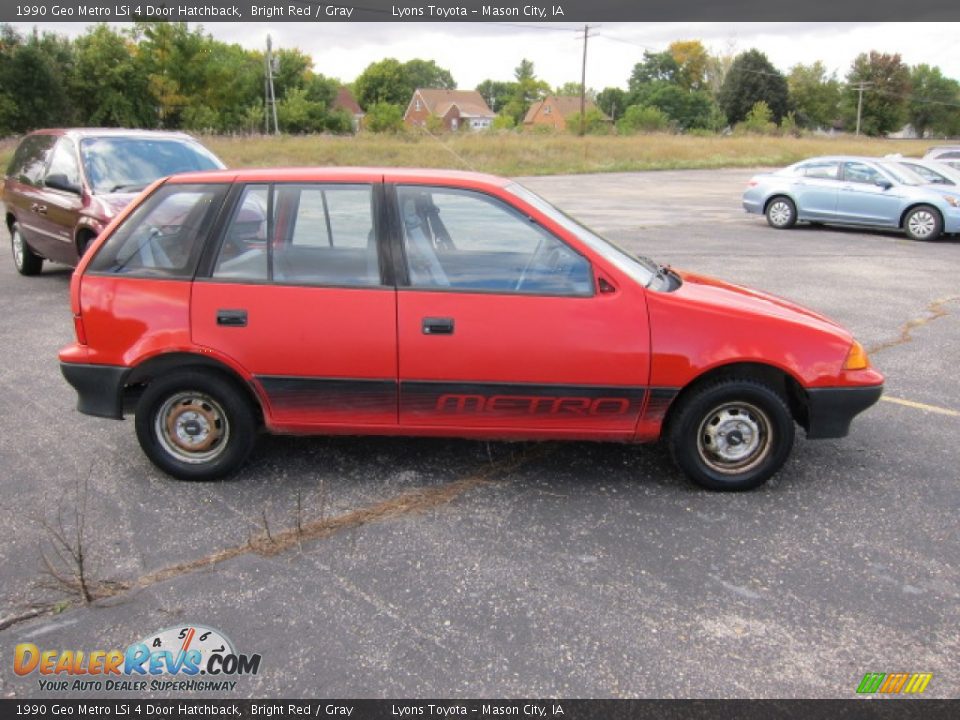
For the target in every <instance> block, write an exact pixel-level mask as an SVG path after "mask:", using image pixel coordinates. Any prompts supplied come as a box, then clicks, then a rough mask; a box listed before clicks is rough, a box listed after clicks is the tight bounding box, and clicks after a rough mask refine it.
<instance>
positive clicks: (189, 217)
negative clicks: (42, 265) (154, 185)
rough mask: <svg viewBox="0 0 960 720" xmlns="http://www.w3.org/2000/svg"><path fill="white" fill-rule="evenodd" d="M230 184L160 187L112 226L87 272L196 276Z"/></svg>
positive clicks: (152, 275) (151, 275) (135, 275)
mask: <svg viewBox="0 0 960 720" xmlns="http://www.w3.org/2000/svg"><path fill="white" fill-rule="evenodd" d="M228 187H229V186H228V185H226V184H216V185H213V184H204V185H164V186H162V187H160V188H159V189H158V190H157V191H156V192H154V193H153V194H152V195H151V196H150V197H149V198H147V199H146V200H144V201H143V203H142V204H141V205H140V206H139V207H138V208H137V209H136V210H134V211H133V212H132V213H131V214H130V215H129V216H128V217H127V218H126V220H124V221H123V223H122V224H121V225H120V226H119V227H118V228H117V229H116V230H115V231H114V232H113V234H112V235H111V236H110V238H109V239H108V240H107V242H106V243H105V244H104V246H103V247H102V248H100V251H99V252H98V253H97V255H96V257H94V258H93V260H92V261H91V262H90V266H89V267H88V268H87V272H91V273H103V274H110V275H128V276H133V277H161V278H177V279H188V278H192V277H193V275H194V273H195V272H196V268H197V262H198V260H199V258H200V254H201V252H202V250H203V245H204V243H205V242H206V239H207V238H208V237H209V235H210V231H211V228H212V227H213V222H214V219H215V218H216V215H217V212H218V211H219V209H220V206H221V205H222V203H223V198H224V196H225V195H226V192H227V189H228Z"/></svg>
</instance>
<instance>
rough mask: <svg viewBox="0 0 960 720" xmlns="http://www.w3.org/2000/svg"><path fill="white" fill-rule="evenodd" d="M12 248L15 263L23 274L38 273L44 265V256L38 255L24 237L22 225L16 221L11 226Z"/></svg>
mask: <svg viewBox="0 0 960 720" xmlns="http://www.w3.org/2000/svg"><path fill="white" fill-rule="evenodd" d="M10 248H11V250H13V264H14V266H15V267H16V268H17V272H18V273H20V274H21V275H36V274H38V273H39V272H40V269H41V268H42V267H43V258H42V257H40V256H39V255H37V254H36V253H35V252H33V250H31V249H30V246H29V245H27V241H26V240H24V239H23V233H22V232H21V231H20V226H19V225H18V224H17V223H14V224H13V226H12V227H11V228H10Z"/></svg>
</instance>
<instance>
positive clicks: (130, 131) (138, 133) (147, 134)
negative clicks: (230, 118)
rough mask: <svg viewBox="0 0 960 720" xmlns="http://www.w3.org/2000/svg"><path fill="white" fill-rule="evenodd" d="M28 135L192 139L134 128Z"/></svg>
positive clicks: (57, 130) (45, 130)
mask: <svg viewBox="0 0 960 720" xmlns="http://www.w3.org/2000/svg"><path fill="white" fill-rule="evenodd" d="M29 134H30V135H67V136H69V137H72V138H87V137H144V138H177V139H180V140H191V141H194V142H196V141H195V140H194V138H193V137H191V136H190V135H188V134H187V133H184V132H179V131H177V130H140V129H135V128H86V127H85V128H43V129H41V130H34V131H32V132H31V133H29Z"/></svg>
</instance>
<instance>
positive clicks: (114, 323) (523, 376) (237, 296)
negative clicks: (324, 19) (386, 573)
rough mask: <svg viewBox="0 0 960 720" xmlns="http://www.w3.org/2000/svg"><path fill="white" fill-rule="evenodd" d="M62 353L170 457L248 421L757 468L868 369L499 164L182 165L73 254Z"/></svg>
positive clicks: (835, 415) (866, 391)
mask: <svg viewBox="0 0 960 720" xmlns="http://www.w3.org/2000/svg"><path fill="white" fill-rule="evenodd" d="M70 293H71V306H72V310H73V313H74V325H75V328H76V334H77V339H76V342H75V343H73V344H72V345H70V346H68V347H66V348H64V349H63V350H62V351H61V353H60V361H61V368H62V370H63V374H64V376H65V377H66V379H67V380H68V381H69V382H70V383H71V384H72V385H73V387H74V388H75V389H76V391H77V394H78V396H79V404H78V408H79V410H80V411H81V412H84V413H87V414H90V415H97V416H102V417H112V418H117V419H121V418H123V416H124V412H126V411H130V410H131V409H132V410H133V412H134V414H135V428H136V433H137V437H138V439H139V441H140V445H141V447H142V449H143V451H144V452H145V454H146V455H147V457H149V458H150V460H151V461H152V462H153V463H154V464H156V465H157V466H158V467H159V468H161V469H162V470H163V471H165V472H167V473H169V474H170V475H173V476H175V477H178V478H182V479H188V480H204V479H211V478H215V477H220V476H222V475H225V474H228V473H231V472H233V471H235V470H236V469H237V468H238V467H239V466H240V465H241V464H242V463H243V461H244V459H245V458H246V457H247V456H248V454H249V453H250V451H251V449H252V447H253V445H254V440H255V437H256V433H257V431H258V430H259V429H260V428H261V427H264V428H266V429H267V430H270V431H273V432H278V433H301V434H330V433H333V434H356V435H361V434H367V435H414V436H452V437H471V438H499V439H513V440H529V439H554V440H562V439H567V440H604V441H622V442H649V441H654V440H657V439H659V438H661V437H663V438H665V439H666V440H667V443H668V444H669V447H670V450H671V452H672V455H673V457H674V458H675V460H676V462H677V463H678V465H679V466H680V467H681V469H682V470H683V471H684V472H685V473H686V474H687V475H688V476H689V477H691V478H692V479H693V480H694V481H695V482H697V483H699V484H701V485H703V486H705V487H708V488H711V489H715V490H746V489H749V488H753V487H757V486H758V485H760V484H762V483H763V482H765V481H766V480H767V478H769V477H770V476H771V475H773V473H775V472H776V471H777V470H778V469H779V468H780V467H781V466H782V465H783V463H784V462H785V461H786V459H787V456H788V455H789V453H790V450H791V447H792V445H793V441H794V433H795V426H796V425H797V424H799V425H800V426H802V427H803V428H805V429H806V433H807V437H808V438H837V437H843V436H844V435H846V434H847V432H848V429H849V426H850V422H851V420H852V419H853V417H854V416H855V415H857V414H858V413H859V412H861V411H863V410H865V409H866V408H868V407H870V406H871V405H872V404H873V403H875V402H876V401H877V400H878V399H879V397H880V394H881V392H882V390H883V385H882V383H883V376H882V375H881V374H880V373H878V372H877V371H876V370H874V369H872V368H871V367H870V363H869V361H868V360H867V356H866V354H865V353H864V350H863V348H862V347H861V346H860V345H859V344H858V343H857V342H856V341H855V340H854V339H853V337H852V336H851V335H850V333H849V332H847V331H846V330H844V329H843V328H842V327H840V326H839V325H837V324H836V323H834V322H832V321H830V320H828V319H827V318H825V317H823V316H821V315H818V314H816V313H814V312H812V311H810V310H806V309H804V308H801V307H799V306H797V305H795V304H793V303H791V302H788V301H786V300H782V299H780V298H776V297H774V296H771V295H768V294H765V293H762V292H757V291H755V290H750V289H747V288H744V287H738V286H735V285H730V284H728V283H725V282H722V281H720V280H715V279H712V278H708V277H704V276H701V275H696V274H693V273H683V272H678V271H675V270H672V269H670V268H666V267H663V266H662V265H658V264H657V263H655V262H653V261H652V260H649V259H646V258H640V257H635V256H632V255H630V254H628V253H626V252H624V251H623V250H621V249H620V248H618V247H616V246H615V245H612V244H611V243H609V242H608V241H606V240H604V239H603V238H601V237H600V236H598V235H596V234H595V233H593V232H591V231H590V230H589V229H587V228H586V227H584V226H582V225H580V224H579V223H577V222H576V221H574V220H572V219H571V218H569V217H568V216H566V215H564V214H563V213H561V212H560V211H559V210H557V209H556V208H554V207H553V206H551V205H550V204H548V203H547V202H546V201H544V200H543V199H542V198H540V197H538V196H537V195H534V194H533V193H531V192H530V191H529V190H527V189H525V188H523V187H522V186H520V185H518V184H516V183H514V182H512V181H510V180H505V179H503V178H497V177H493V176H490V175H480V174H476V173H463V172H455V171H442V170H410V169H390V168H385V169H379V168H301V169H287V170H275V169H259V170H241V171H230V172H227V171H221V172H213V173H186V174H180V175H176V176H174V177H171V178H169V179H167V180H166V181H163V182H158V183H157V184H156V185H155V186H154V187H152V188H151V189H150V190H148V191H147V192H145V193H144V194H143V195H141V197H140V198H139V199H138V200H137V202H136V204H135V205H134V206H132V207H131V208H129V209H128V210H127V212H126V214H125V216H124V217H123V218H121V219H120V220H119V221H118V222H117V223H116V224H114V225H113V226H112V228H111V229H110V230H108V231H107V232H106V233H104V234H103V235H102V236H101V237H100V238H99V239H98V240H97V241H96V243H95V244H94V246H93V247H92V249H91V250H90V252H89V253H88V254H87V256H86V257H84V259H83V260H82V261H81V263H80V265H79V267H78V268H77V271H76V272H75V273H74V275H73V281H72V284H71V291H70Z"/></svg>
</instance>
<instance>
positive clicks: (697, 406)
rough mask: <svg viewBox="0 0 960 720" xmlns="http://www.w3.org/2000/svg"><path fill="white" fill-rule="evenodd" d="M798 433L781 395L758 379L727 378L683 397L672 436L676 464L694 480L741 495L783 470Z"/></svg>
mask: <svg viewBox="0 0 960 720" xmlns="http://www.w3.org/2000/svg"><path fill="white" fill-rule="evenodd" d="M795 434H796V427H795V425H794V422H793V417H792V416H791V415H790V410H789V409H788V408H787V404H786V401H785V400H784V398H783V397H782V396H781V395H780V393H778V392H777V391H776V390H774V389H773V388H771V387H770V386H768V385H766V384H764V383H762V382H759V381H757V380H752V379H747V378H727V379H724V380H718V381H716V382H714V383H709V384H707V385H704V386H703V387H702V388H699V389H697V390H695V391H693V392H692V393H690V394H689V395H687V396H685V397H684V398H683V399H681V401H680V404H679V405H678V406H677V408H676V409H675V411H674V413H673V414H672V415H671V419H670V426H669V429H668V436H667V437H668V443H669V446H670V455H671V456H672V457H673V460H674V462H675V463H677V465H678V466H679V467H680V469H681V470H683V472H684V473H685V474H686V475H687V477H689V478H690V479H691V480H693V482H695V483H697V484H698V485H700V486H702V487H705V488H707V489H709V490H735V491H739V490H752V489H754V488H756V487H759V486H761V485H763V483H765V482H766V481H767V480H768V479H769V478H770V477H771V476H772V475H773V474H774V473H776V472H777V471H778V470H779V469H780V468H781V467H783V464H784V463H785V462H786V460H787V457H788V456H789V455H790V450H791V449H792V448H793V440H794V436H795ZM734 441H735V442H734ZM741 446H742V447H741Z"/></svg>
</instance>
